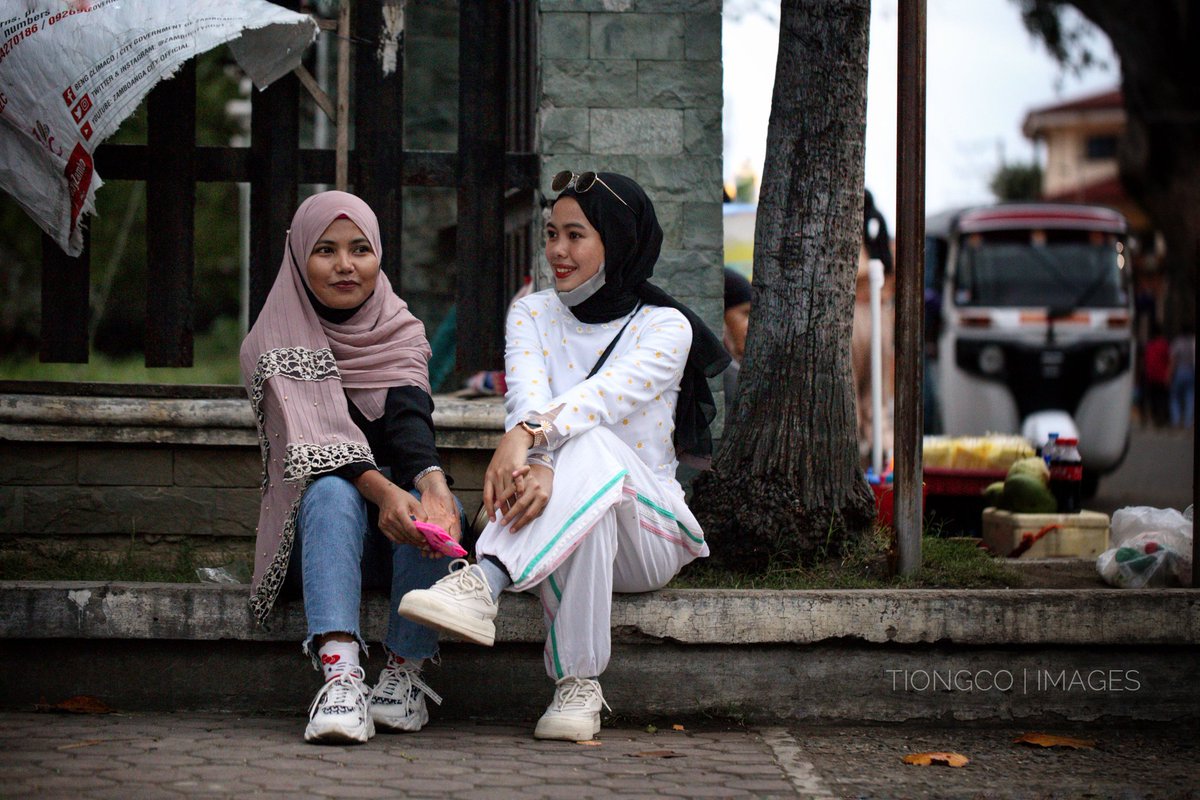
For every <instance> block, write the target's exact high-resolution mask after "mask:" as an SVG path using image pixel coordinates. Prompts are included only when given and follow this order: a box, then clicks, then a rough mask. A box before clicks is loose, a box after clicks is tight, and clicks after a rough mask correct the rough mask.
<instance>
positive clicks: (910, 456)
mask: <svg viewBox="0 0 1200 800" xmlns="http://www.w3.org/2000/svg"><path fill="white" fill-rule="evenodd" d="M925 32H926V13H925V0H901V2H900V33H899V55H898V61H899V73H900V74H899V85H898V94H897V109H898V113H897V120H896V127H897V135H896V142H897V145H898V147H897V150H896V193H897V203H896V205H897V209H896V216H897V226H896V250H897V259H896V323H897V324H896V331H897V334H898V335H897V337H896V442H895V447H896V454H895V476H896V478H895V480H896V498H895V515H894V517H893V519H894V521H895V526H896V549H897V553H898V556H899V572H900V574H901V575H909V574H911V573H913V572H914V571H916V570H917V568H918V567H920V566H921V534H922V532H923V530H924V523H923V511H924V509H923V508H922V505H923V503H922V499H921V480H922V468H921V455H922V454H921V440H922V436H921V427H922V424H923V417H922V413H923V412H922V406H921V403H922V398H921V383H922V378H923V376H924V370H923V364H922V355H923V352H924V342H925V323H924V320H925V303H924V291H925V66H926V60H925V36H926V33H925Z"/></svg>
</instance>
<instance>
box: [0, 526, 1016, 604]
mask: <svg viewBox="0 0 1200 800" xmlns="http://www.w3.org/2000/svg"><path fill="white" fill-rule="evenodd" d="M890 542H891V537H890V533H888V532H887V531H886V530H883V529H879V530H876V531H874V532H873V533H872V534H871V535H869V536H867V537H864V539H863V540H862V541H861V542H860V543H859V544H858V545H857V546H855V547H853V548H851V549H850V550H849V551H848V552H847V553H846V554H845V555H844V556H842V557H841V558H839V559H835V560H831V561H827V562H824V563H821V564H817V565H814V566H810V567H795V566H785V565H773V566H771V567H769V568H768V569H767V570H766V571H765V572H763V573H761V574H754V575H750V574H746V573H739V572H734V571H731V570H725V569H718V568H716V567H714V566H712V565H711V564H709V563H707V562H706V560H703V559H702V560H700V561H696V562H693V563H692V564H690V565H689V566H688V567H686V568H685V569H684V571H683V572H682V573H680V574H679V575H678V576H677V577H676V578H675V580H673V581H671V583H670V584H669V585H668V588H672V589H1001V588H1019V587H1021V586H1023V585H1025V580H1024V578H1023V577H1022V576H1021V574H1020V573H1018V572H1017V571H1016V570H1013V569H1011V568H1010V567H1008V566H1006V565H1005V564H1004V563H1003V562H1001V561H999V560H998V559H995V558H993V557H991V556H989V555H988V554H987V552H986V551H984V550H982V549H981V548H979V547H978V546H976V545H975V543H974V542H973V541H971V540H961V539H946V538H939V537H937V536H926V537H925V538H924V539H923V540H922V545H921V547H922V564H921V568H920V569H918V570H917V571H916V572H915V573H914V574H912V575H909V576H906V577H899V576H893V575H890V574H889V568H888V548H889V546H890ZM169 552H170V554H171V555H170V557H169V558H164V557H163V555H159V556H157V557H151V556H148V555H147V553H146V552H145V551H144V548H143V547H139V546H138V543H137V542H136V541H134V540H131V541H130V543H129V546H128V548H126V549H125V551H124V552H121V553H113V552H111V551H109V552H104V553H99V554H98V553H89V552H82V551H80V550H78V549H75V548H71V547H65V546H64V547H53V548H39V550H38V552H31V551H26V550H22V551H7V552H6V551H3V550H0V580H26V581H122V582H125V581H128V582H154V583H196V582H198V581H199V580H200V578H199V577H197V574H196V569H197V568H198V567H205V566H213V565H215V564H226V565H227V566H228V567H229V568H230V571H231V572H232V573H233V574H234V575H235V576H236V577H237V579H238V580H239V581H240V582H243V583H248V582H249V580H250V567H249V563H248V562H246V559H245V558H244V557H243V555H244V554H241V555H238V554H233V553H232V552H228V553H224V554H217V553H215V552H214V553H208V554H199V553H197V552H196V551H195V550H194V548H193V547H192V546H191V545H189V544H188V543H179V544H176V545H172V546H171V549H170V551H169ZM160 553H161V551H160ZM164 555H165V554H164ZM243 562H246V563H243Z"/></svg>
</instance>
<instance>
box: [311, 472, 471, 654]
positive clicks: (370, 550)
mask: <svg viewBox="0 0 1200 800" xmlns="http://www.w3.org/2000/svg"><path fill="white" fill-rule="evenodd" d="M412 494H413V496H414V497H416V498H417V499H420V497H421V495H420V493H419V492H417V491H413V492H412ZM372 511H373V510H372ZM459 512H460V514H461V512H462V504H461V503H460V504H459ZM373 516H374V514H373V513H372V514H370V515H369V514H368V509H367V501H366V500H365V499H364V498H363V496H362V495H361V494H359V492H358V489H356V488H354V484H353V483H351V482H350V481H348V480H346V479H345V478H339V477H337V476H334V475H326V476H324V477H321V478H317V479H316V480H315V481H313V482H312V483H311V484H310V485H309V487H308V488H307V489H306V490H305V491H304V496H303V497H302V498H301V499H300V509H299V511H298V512H297V514H296V541H295V543H294V545H293V550H292V564H293V565H296V564H299V565H300V567H301V571H302V575H303V584H304V615H305V617H307V619H308V638H307V639H305V641H304V652H305V653H306V654H307V655H308V656H310V657H312V658H313V660H314V663H316V655H315V651H314V650H313V648H312V641H313V638H314V637H316V636H320V635H322V634H326V633H334V632H343V633H349V634H351V635H352V636H354V638H355V639H357V640H358V643H359V646H360V647H362V648H363V652H364V653H365V652H366V649H367V645H366V642H365V641H363V637H362V633H361V628H360V625H359V608H360V606H361V604H362V590H363V589H364V588H369V589H376V588H378V589H381V588H383V587H385V586H390V588H391V602H390V608H389V609H388V629H387V636H386V638H385V639H384V641H383V644H384V646H385V647H387V649H388V650H390V651H391V652H393V653H395V654H396V655H398V656H401V657H403V658H431V657H433V656H435V655H437V631H435V630H433V629H432V628H427V627H425V626H424V625H418V624H417V623H415V622H412V621H410V620H407V619H404V618H403V617H401V616H400V615H399V614H397V613H396V607H397V606H398V605H399V604H400V598H401V597H403V596H404V594H405V593H406V592H409V591H412V590H413V589H428V588H429V587H430V586H432V585H433V583H434V582H435V581H437V580H438V579H439V578H442V577H445V576H446V574H447V573H448V571H449V564H450V560H451V559H449V558H437V559H434V558H425V557H424V556H423V555H422V554H421V551H420V550H418V549H417V548H416V547H413V546H412V545H410V544H396V543H394V542H392V541H391V540H390V539H388V538H387V537H386V536H384V535H383V534H382V533H381V532H380V531H379V529H378V528H377V527H376V526H375V524H374V522H373V520H372V517H373ZM463 525H464V528H463V529H464V530H465V529H466V527H465V520H463Z"/></svg>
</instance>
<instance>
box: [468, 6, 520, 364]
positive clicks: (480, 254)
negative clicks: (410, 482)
mask: <svg viewBox="0 0 1200 800" xmlns="http://www.w3.org/2000/svg"><path fill="white" fill-rule="evenodd" d="M508 23H509V19H508V8H507V4H505V3H495V2H488V0H463V2H462V3H460V4H459V40H458V46H459V84H458V85H459V93H458V156H459V182H458V234H457V236H458V240H457V253H456V257H455V261H456V263H457V276H456V277H457V281H456V283H457V285H456V291H455V294H456V298H457V303H458V337H457V339H458V349H457V364H456V371H457V373H458V374H459V375H460V376H461V375H465V374H469V373H471V372H475V371H477V370H482V369H496V368H497V367H499V366H500V365H501V364H503V362H504V310H505V308H506V307H507V304H508V302H507V301H508V298H507V297H505V296H504V289H505V287H504V260H505V258H504V254H505V252H504V189H505V182H504V160H505V159H504V156H505V127H506V123H507V119H508V114H507V103H508V39H509V37H508V35H507V33H505V34H504V35H498V32H501V31H505V32H507V28H508Z"/></svg>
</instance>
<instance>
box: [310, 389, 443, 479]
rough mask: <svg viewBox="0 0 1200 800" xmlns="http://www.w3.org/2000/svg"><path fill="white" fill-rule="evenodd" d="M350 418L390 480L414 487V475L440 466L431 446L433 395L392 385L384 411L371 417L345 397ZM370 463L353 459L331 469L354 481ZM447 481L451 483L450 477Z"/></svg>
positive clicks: (368, 468) (377, 463) (334, 473)
mask: <svg viewBox="0 0 1200 800" xmlns="http://www.w3.org/2000/svg"><path fill="white" fill-rule="evenodd" d="M346 403H347V404H348V405H349V406H350V419H352V420H353V421H354V424H355V425H357V426H358V427H359V430H361V431H362V432H363V435H364V436H365V437H366V438H367V444H368V445H370V447H371V453H372V454H374V456H375V464H376V465H377V466H378V467H390V468H391V471H392V481H393V482H394V483H396V484H397V485H398V486H401V487H403V488H405V489H411V488H413V478H414V477H416V475H417V474H418V473H420V472H421V471H422V470H424V469H427V468H429V467H434V466H438V467H440V466H441V461H440V460H439V459H438V454H437V448H436V447H435V446H434V431H433V398H432V397H430V396H429V394H428V393H426V392H425V390H424V389H421V388H419V387H416V386H393V387H392V388H391V389H388V393H387V400H386V401H385V402H384V407H383V414H382V415H381V416H380V417H379V418H378V419H374V420H368V419H367V418H366V417H364V416H363V414H362V412H361V411H359V410H358V407H357V406H355V405H354V402H353V401H352V400H351V399H350V398H349V396H347V397H346ZM370 469H374V467H372V466H371V464H370V462H367V461H355V462H352V463H350V464H345V465H344V466H341V467H338V468H337V469H335V470H333V471H332V472H330V474H331V475H337V476H338V477H340V478H345V479H346V480H350V481H353V480H354V479H355V478H357V477H358V476H360V475H362V474H363V473H364V472H366V471H367V470H370ZM446 482H447V483H449V484H450V485H452V486H453V485H454V482H453V481H452V480H451V478H450V476H449V475H447V476H446Z"/></svg>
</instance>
